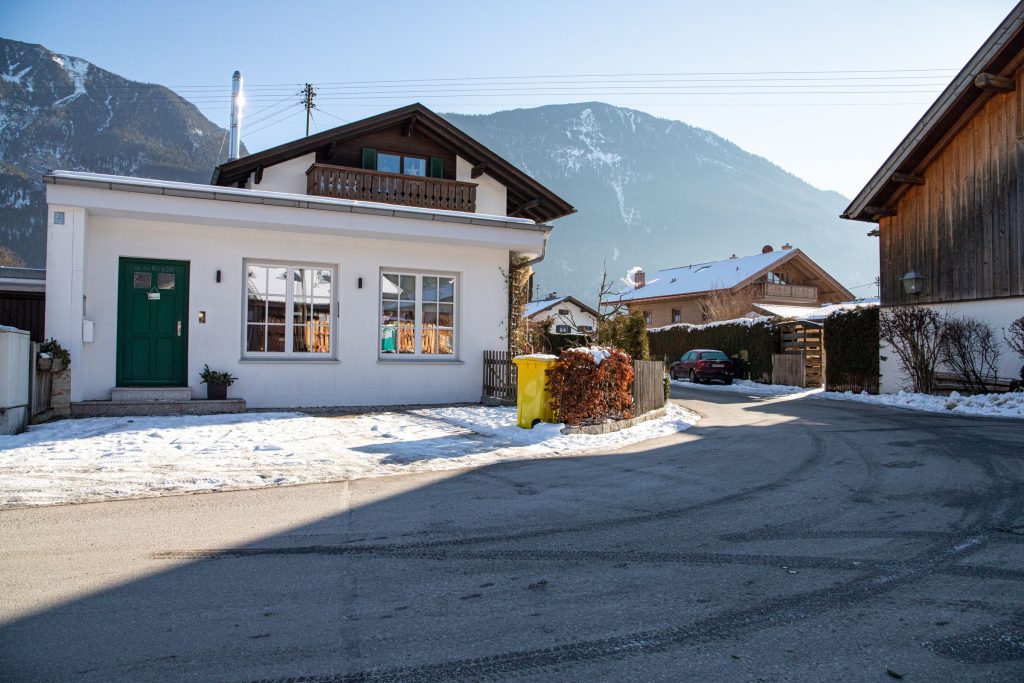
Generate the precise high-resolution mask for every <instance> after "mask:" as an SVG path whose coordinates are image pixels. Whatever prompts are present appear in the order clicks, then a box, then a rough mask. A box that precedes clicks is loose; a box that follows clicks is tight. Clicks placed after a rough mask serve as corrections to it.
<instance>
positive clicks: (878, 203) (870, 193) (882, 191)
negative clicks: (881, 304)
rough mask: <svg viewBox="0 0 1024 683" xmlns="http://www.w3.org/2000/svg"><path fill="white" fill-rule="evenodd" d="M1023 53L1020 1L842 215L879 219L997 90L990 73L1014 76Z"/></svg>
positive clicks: (1022, 7) (1023, 17) (1023, 16)
mask: <svg viewBox="0 0 1024 683" xmlns="http://www.w3.org/2000/svg"><path fill="white" fill-rule="evenodd" d="M1022 57H1024V2H1021V3H1018V4H1017V6H1016V7H1014V8H1013V10H1012V11H1011V12H1010V14H1009V15H1008V16H1007V17H1006V18H1005V19H1004V20H1003V21H1002V23H1001V24H999V27H998V28H996V30H995V31H994V32H993V33H992V35H991V36H989V38H988V40H986V41H985V43H984V44H983V45H982V46H981V47H980V48H979V49H978V51H977V52H976V53H975V54H974V56H973V57H971V59H970V61H968V62H967V64H966V65H964V67H963V69H961V70H960V73H958V74H957V75H956V77H955V78H954V79H953V81H952V82H951V83H950V84H949V85H948V86H947V87H946V89H945V90H943V91H942V94H941V95H939V97H938V99H937V100H935V103H934V104H932V106H931V107H929V108H928V111H926V112H925V114H924V116H922V117H921V120H920V121H918V122H917V124H916V125H915V126H914V127H913V128H912V129H911V130H910V132H909V133H908V134H907V136H906V137H905V138H903V141H902V142H901V143H900V144H899V146H898V147H896V149H895V150H893V152H892V154H890V155H889V158H888V159H886V160H885V163H884V164H882V167H881V168H879V169H878V171H877V172H876V173H875V175H874V176H872V178H871V180H870V181H868V184H867V185H865V186H864V189H862V190H861V191H860V192H859V193H858V194H857V196H856V197H854V199H853V201H852V202H850V205H849V206H848V207H847V209H846V211H844V212H843V213H842V214H841V215H840V217H841V218H847V219H850V220H858V221H868V222H872V223H874V222H877V221H878V218H879V216H880V215H882V214H883V213H884V210H885V209H887V208H889V207H891V205H892V203H893V201H894V200H895V199H897V198H898V197H899V195H900V194H902V191H903V190H904V189H905V188H906V187H907V183H908V182H911V181H913V180H914V179H915V178H918V177H919V176H920V174H921V172H922V171H923V170H924V168H925V167H926V166H927V165H928V163H929V162H930V161H931V159H932V158H933V157H934V155H935V154H937V153H938V152H939V151H940V150H941V149H942V147H943V146H945V143H946V141H948V140H949V139H950V138H951V137H952V136H953V135H955V134H956V132H957V131H959V130H960V129H961V128H962V126H963V125H964V123H966V122H967V121H968V120H970V118H971V116H973V115H974V113H975V112H977V111H978V110H979V109H980V108H981V106H982V105H984V103H985V102H986V101H987V100H988V99H989V98H991V97H992V94H993V90H992V88H990V87H988V86H987V85H986V84H987V83H991V82H992V79H991V78H990V77H992V76H995V77H1012V76H1013V73H1014V71H1016V69H1017V68H1018V67H1019V65H1020V63H1021V60H1022Z"/></svg>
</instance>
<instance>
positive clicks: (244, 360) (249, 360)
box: [238, 356, 341, 365]
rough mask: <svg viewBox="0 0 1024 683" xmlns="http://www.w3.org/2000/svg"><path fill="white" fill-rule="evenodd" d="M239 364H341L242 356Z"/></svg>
mask: <svg viewBox="0 0 1024 683" xmlns="http://www.w3.org/2000/svg"><path fill="white" fill-rule="evenodd" d="M238 362H239V363H283V364H286V365H287V364H291V363H304V364H306V365H336V364H338V363H341V361H340V360H338V359H337V358H252V357H247V356H243V357H242V358H239V359H238Z"/></svg>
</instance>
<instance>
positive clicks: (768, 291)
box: [764, 282, 818, 303]
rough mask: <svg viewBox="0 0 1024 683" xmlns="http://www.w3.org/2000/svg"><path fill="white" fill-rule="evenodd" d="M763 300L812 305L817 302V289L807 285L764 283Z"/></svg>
mask: <svg viewBox="0 0 1024 683" xmlns="http://www.w3.org/2000/svg"><path fill="white" fill-rule="evenodd" d="M764 298H765V299H784V300H787V301H793V302H800V303H814V302H816V301H817V300H818V288H817V287H813V286H808V285H779V284H775V283H772V282H766V283H764Z"/></svg>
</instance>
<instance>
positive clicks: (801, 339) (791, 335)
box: [772, 321, 825, 387]
mask: <svg viewBox="0 0 1024 683" xmlns="http://www.w3.org/2000/svg"><path fill="white" fill-rule="evenodd" d="M781 329H782V334H781V337H782V355H786V354H797V353H799V354H801V356H802V358H803V363H804V370H803V376H802V377H803V378H802V380H801V382H800V383H799V384H792V386H797V387H820V386H822V385H823V384H824V383H825V345H824V343H823V342H824V339H823V331H822V328H821V326H820V325H816V324H814V323H806V322H801V321H797V322H791V323H783V324H782V325H781ZM778 357H779V356H778V354H777V355H775V356H773V358H776V359H777V358H778ZM783 362H786V361H783ZM774 375H775V371H774V370H772V376H773V379H772V381H773V382H774V383H775V384H790V382H775V379H774Z"/></svg>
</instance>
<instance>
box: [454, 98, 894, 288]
mask: <svg viewBox="0 0 1024 683" xmlns="http://www.w3.org/2000/svg"><path fill="white" fill-rule="evenodd" d="M445 116H446V117H447V118H448V119H449V120H450V121H452V122H453V123H454V124H455V125H457V126H459V127H460V128H462V129H463V130H465V131H466V132H467V133H469V134H470V135H472V136H473V137H475V138H477V139H478V140H480V141H481V142H483V143H484V144H486V145H487V146H489V147H491V148H492V149H493V150H494V151H495V152H497V153H498V154H501V155H502V156H504V157H505V158H507V159H508V160H509V161H512V162H513V163H515V164H516V165H518V166H519V167H520V168H522V169H523V170H525V171H526V172H528V173H530V174H531V175H532V176H534V177H535V178H537V179H538V180H539V181H541V182H542V183H544V184H545V185H547V186H548V187H550V188H551V189H552V190H554V191H555V192H557V193H558V194H559V195H561V196H562V197H564V198H565V199H566V200H568V201H569V202H570V203H572V204H573V205H574V206H575V207H576V208H577V210H578V213H577V214H576V215H573V216H569V217H567V218H563V219H560V220H559V221H557V222H556V223H555V229H554V231H553V232H552V235H551V241H550V242H549V245H548V256H547V258H546V259H545V260H544V261H543V262H542V263H541V264H540V265H539V266H537V276H536V278H535V282H536V283H537V284H538V285H539V287H540V289H541V294H545V293H547V292H549V291H557V292H559V293H563V294H572V295H575V296H577V297H579V298H583V299H584V300H586V301H589V302H591V303H592V302H594V300H596V298H597V290H598V287H599V285H600V278H601V269H602V262H603V261H604V260H606V259H607V263H608V272H609V276H611V277H612V278H613V279H616V280H617V279H618V277H619V276H622V275H624V274H625V272H626V271H627V269H628V268H630V267H632V266H637V265H640V266H643V267H644V269H645V270H646V271H647V272H652V271H655V270H659V269H662V268H669V267H672V266H680V265H687V264H690V263H700V262H704V261H716V260H719V259H723V258H728V257H729V256H731V255H732V254H737V255H739V256H744V255H750V254H757V253H760V251H761V248H762V247H763V246H764V245H766V244H770V245H772V246H774V247H775V248H776V249H778V248H779V247H781V246H782V244H783V243H785V242H789V243H790V244H792V245H794V246H796V247H799V248H801V249H802V250H803V251H805V252H806V253H807V254H808V255H809V256H810V257H811V258H812V259H814V260H815V261H816V262H817V263H818V264H820V265H821V266H823V267H824V268H825V269H826V270H828V271H829V272H830V273H831V274H832V275H833V276H835V277H837V278H838V279H839V280H840V281H841V282H842V283H843V284H845V285H847V286H848V287H850V286H856V285H861V284H864V283H869V282H872V281H873V280H874V278H875V276H876V275H877V273H878V256H877V254H878V244H877V240H876V239H875V238H869V237H867V236H866V235H865V232H866V231H865V230H864V228H863V227H862V226H860V225H858V224H851V223H849V222H848V221H843V220H840V219H839V217H838V216H839V214H840V213H841V212H842V210H843V209H844V208H845V207H846V205H847V204H848V201H847V199H846V198H844V197H843V196H841V195H840V194H838V193H836V192H825V191H822V190H818V189H816V188H814V187H812V186H811V185H809V184H807V183H806V182H804V181H803V180H801V179H799V178H797V177H796V176H794V175H792V174H790V173H787V172H786V171H784V170H783V169H781V168H779V167H778V166H776V165H775V164H773V163H771V162H770V161H767V160H766V159H763V158H761V157H758V156H755V155H753V154H750V153H748V152H745V151H744V150H742V149H740V148H739V147H738V146H736V145H735V144H733V143H731V142H729V141H728V140H726V139H724V138H722V137H719V136H718V135H715V134H714V133H712V132H710V131H707V130H702V129H700V128H694V127H692V126H688V125H686V124H685V123H681V122H679V121H669V120H666V119H659V118H656V117H654V116H651V115H649V114H645V113H643V112H639V111H635V110H632V109H623V108H620V107H614V106H611V105H608V104H603V103H600V102H589V103H583V104H564V105H552V106H544V107H537V108H535V109H517V110H513V111H505V112H499V113H495V114H486V115H478V116H470V115H460V114H446V115H445ZM837 163H838V162H837ZM854 292H855V293H863V294H864V295H866V296H871V295H874V288H872V287H869V288H861V289H857V290H854Z"/></svg>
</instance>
